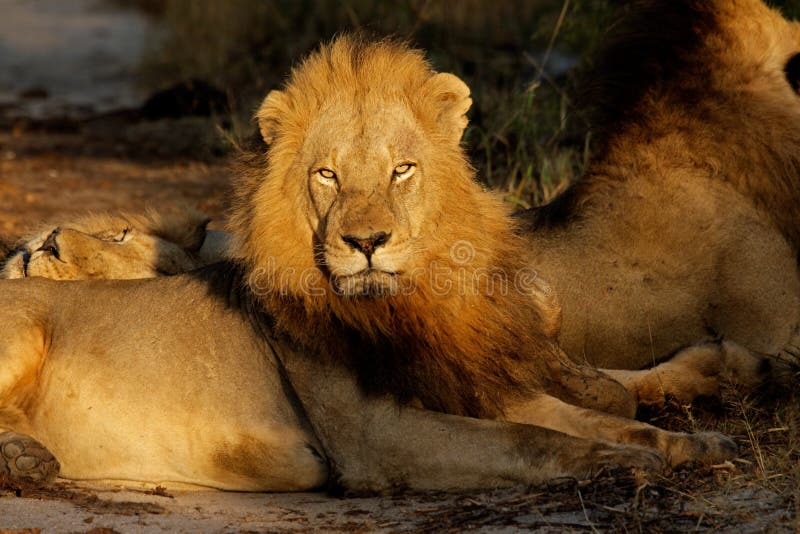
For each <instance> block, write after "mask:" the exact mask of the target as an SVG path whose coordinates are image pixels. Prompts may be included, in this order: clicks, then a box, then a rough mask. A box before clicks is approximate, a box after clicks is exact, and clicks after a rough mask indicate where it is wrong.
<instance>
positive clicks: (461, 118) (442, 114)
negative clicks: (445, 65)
mask: <svg viewBox="0 0 800 534" xmlns="http://www.w3.org/2000/svg"><path fill="white" fill-rule="evenodd" d="M422 92H423V97H425V98H431V99H433V100H434V101H435V102H436V104H437V106H438V108H439V114H438V116H437V118H436V119H437V122H438V123H439V127H440V128H441V129H442V131H443V132H444V133H445V134H446V135H448V136H449V137H450V138H451V139H452V140H453V141H455V142H456V143H457V142H459V141H460V140H461V134H463V133H464V128H466V127H467V123H468V119H467V111H469V108H470V106H472V99H471V98H470V97H469V92H470V91H469V87H467V84H465V83H464V82H463V81H462V80H461V78H459V77H458V76H456V75H454V74H450V73H448V72H441V73H439V74H435V75H433V76H431V77H430V78H429V79H428V80H427V81H426V82H425V84H424V85H423V87H422Z"/></svg>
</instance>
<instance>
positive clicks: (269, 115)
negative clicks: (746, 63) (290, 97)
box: [256, 91, 287, 145]
mask: <svg viewBox="0 0 800 534" xmlns="http://www.w3.org/2000/svg"><path fill="white" fill-rule="evenodd" d="M286 105H287V98H286V94H285V93H284V92H283V91H270V92H269V94H268V95H267V97H266V98H265V99H264V101H263V102H262V103H261V107H260V108H258V112H256V119H257V120H258V129H259V130H260V131H261V137H262V139H264V142H265V143H266V144H268V145H269V144H271V143H272V141H273V140H274V139H275V135H276V133H277V130H278V126H279V125H280V118H281V116H283V114H284V112H285V111H286Z"/></svg>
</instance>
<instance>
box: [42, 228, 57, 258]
mask: <svg viewBox="0 0 800 534" xmlns="http://www.w3.org/2000/svg"><path fill="white" fill-rule="evenodd" d="M60 233H61V228H56V229H55V230H53V231H52V232H50V235H49V236H47V239H45V240H44V243H42V246H41V247H39V250H43V251H45V252H49V253H50V254H52V255H53V256H55V257H56V259H60V257H59V254H58V242H56V238H57V237H58V234H60Z"/></svg>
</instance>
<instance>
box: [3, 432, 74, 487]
mask: <svg viewBox="0 0 800 534" xmlns="http://www.w3.org/2000/svg"><path fill="white" fill-rule="evenodd" d="M60 469H61V466H60V465H59V463H58V460H56V458H55V456H53V455H52V454H51V453H50V451H48V450H47V449H46V448H45V446H44V445H42V444H41V443H39V442H38V441H36V440H35V439H33V438H32V437H30V436H26V435H24V434H18V433H16V432H2V433H0V476H4V477H6V478H7V480H8V481H9V482H12V483H13V482H17V481H19V482H22V481H25V482H36V483H41V484H42V485H44V484H49V483H51V482H52V481H53V480H54V479H55V478H56V476H57V475H58V472H59V470H60Z"/></svg>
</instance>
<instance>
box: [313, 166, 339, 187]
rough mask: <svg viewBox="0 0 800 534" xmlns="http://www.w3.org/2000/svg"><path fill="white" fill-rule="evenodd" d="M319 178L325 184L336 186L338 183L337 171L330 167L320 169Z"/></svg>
mask: <svg viewBox="0 0 800 534" xmlns="http://www.w3.org/2000/svg"><path fill="white" fill-rule="evenodd" d="M317 180H319V181H320V182H321V183H322V184H324V185H330V186H334V185H336V184H337V179H336V173H335V172H333V171H332V170H330V169H319V170H318V171H317Z"/></svg>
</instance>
